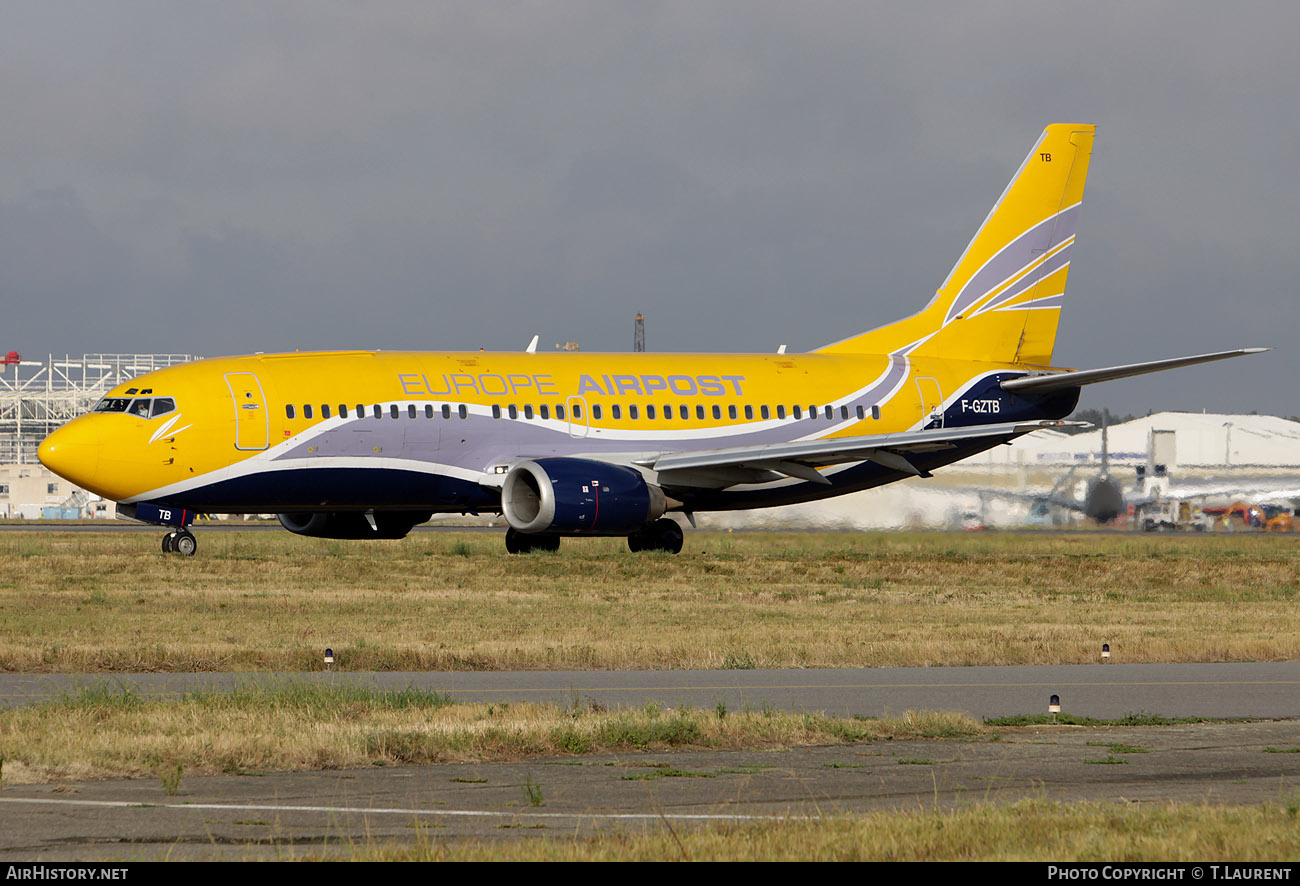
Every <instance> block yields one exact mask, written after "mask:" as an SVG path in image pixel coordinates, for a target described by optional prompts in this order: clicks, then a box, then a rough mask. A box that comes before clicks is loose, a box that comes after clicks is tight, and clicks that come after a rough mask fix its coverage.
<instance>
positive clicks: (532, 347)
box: [524, 335, 541, 354]
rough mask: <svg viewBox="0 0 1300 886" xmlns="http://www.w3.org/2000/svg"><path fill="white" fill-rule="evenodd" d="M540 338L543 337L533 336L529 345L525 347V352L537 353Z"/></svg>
mask: <svg viewBox="0 0 1300 886" xmlns="http://www.w3.org/2000/svg"><path fill="white" fill-rule="evenodd" d="M539 338H541V336H540V335H534V336H533V340H532V341H530V342H529V343H528V347H526V348H524V352H525V353H528V354H536V353H537V340H538V339H539Z"/></svg>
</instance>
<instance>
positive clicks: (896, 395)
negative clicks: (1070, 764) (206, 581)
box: [40, 124, 1264, 554]
mask: <svg viewBox="0 0 1300 886" xmlns="http://www.w3.org/2000/svg"><path fill="white" fill-rule="evenodd" d="M1094 129H1095V127H1093V126H1082V125H1068V124H1055V125H1052V126H1049V127H1048V128H1047V129H1046V130H1045V131H1044V132H1043V133H1042V135H1041V136H1040V137H1039V138H1038V140H1037V141H1036V142H1035V143H1034V146H1033V148H1032V149H1031V150H1030V152H1029V156H1027V157H1026V158H1025V161H1024V163H1022V164H1021V166H1020V168H1019V170H1017V172H1016V174H1015V176H1014V177H1013V178H1012V180H1011V184H1010V185H1008V186H1007V189H1006V191H1005V192H1004V193H1003V194H1002V197H1001V198H1000V199H999V200H998V202H997V204H996V205H995V206H994V207H993V210H992V212H990V213H989V215H988V218H987V219H985V221H984V224H983V225H982V226H981V227H980V229H979V231H978V232H977V233H976V234H975V237H974V239H973V240H971V242H970V245H969V246H967V247H966V251H965V252H964V253H963V254H962V256H961V258H960V259H958V261H957V264H956V265H955V266H954V267H953V269H952V271H951V272H950V273H949V274H948V278H947V279H946V280H945V281H944V283H943V285H942V286H941V287H940V288H939V290H938V292H937V293H936V294H935V296H934V298H933V299H931V301H930V303H929V304H928V305H927V306H926V307H925V308H924V309H923V310H922V311H921V312H920V313H918V314H916V315H915V316H913V317H909V318H908V319H906V320H902V321H899V322H897V323H893V324H891V325H888V326H883V327H881V328H879V329H875V330H872V331H870V332H864V333H861V334H859V335H855V336H852V337H850V338H846V339H844V340H842V341H838V342H835V343H833V344H829V345H826V346H825V347H822V348H818V349H817V350H815V351H812V352H811V353H807V354H785V353H776V354H747V355H736V354H644V353H634V354H584V353H551V354H538V353H534V352H532V348H530V349H529V351H528V352H521V353H486V352H481V351H477V352H465V353H421V352H371V351H341V352H329V353H309V354H303V353H295V354H274V355H262V354H259V355H255V356H247V357H225V358H220V359H213V360H200V361H196V362H194V363H190V364H186V365H183V366H176V367H171V368H168V369H163V370H160V371H158V372H151V373H149V374H147V375H143V376H140V377H139V378H136V379H134V380H133V381H131V382H129V383H127V384H124V385H120V386H119V387H117V388H115V389H113V390H112V391H110V392H109V393H108V395H107V396H106V397H104V399H102V400H101V401H100V402H99V403H98V404H97V405H96V406H95V408H94V409H93V410H92V411H91V412H90V413H88V414H86V415H84V416H81V417H80V418H77V419H74V420H73V421H71V422H69V423H68V424H66V425H64V426H63V427H62V428H59V429H58V430H57V431H55V432H54V433H53V434H51V435H50V436H49V437H48V438H47V439H46V440H45V442H44V443H42V444H41V447H40V459H41V461H42V462H43V463H44V464H45V465H46V466H47V467H49V468H50V469H51V470H52V471H54V472H55V473H57V474H59V475H60V476H62V477H65V478H67V479H68V480H70V481H72V482H73V483H75V484H77V485H78V486H81V487H83V488H85V489H87V490H90V491H91V492H94V493H97V494H99V495H102V496H104V497H105V498H109V499H113V500H115V501H117V502H119V503H120V506H119V513H121V514H124V515H126V516H131V517H134V518H135V519H137V520H141V521H144V522H148V523H157V524H159V525H163V526H167V527H171V531H170V532H168V534H167V535H166V536H165V538H164V540H163V548H164V550H167V551H178V552H180V553H182V554H192V553H194V550H195V547H196V542H195V538H194V536H193V534H191V533H190V532H189V531H188V529H186V527H187V526H188V525H189V524H190V523H191V522H192V521H193V519H194V516H195V514H196V513H277V514H279V515H280V522H281V523H282V524H283V525H284V527H285V528H286V529H289V530H290V531H292V532H296V533H299V534H301V535H309V536H320V537H326V538H401V537H402V536H404V535H406V534H407V533H408V532H409V531H410V530H411V528H412V527H413V526H415V525H416V524H419V523H422V522H424V521H425V520H428V519H429V518H430V517H431V516H432V515H433V514H435V513H459V512H471V513H479V512H501V513H503V514H504V515H505V518H506V520H507V522H508V523H509V526H510V528H509V530H508V531H507V532H506V548H507V550H509V551H510V552H511V553H519V552H525V551H529V550H543V549H544V550H554V549H555V548H557V547H558V545H559V540H560V538H561V537H563V536H577V535H622V536H627V539H628V545H629V546H630V547H631V548H632V550H634V551H635V550H668V551H673V552H677V551H680V550H681V547H682V530H681V528H680V524H679V523H678V522H677V521H675V520H673V519H671V518H668V517H666V516H665V515H666V514H669V513H674V512H675V513H680V514H682V515H684V516H685V517H686V518H687V520H689V521H691V522H693V515H694V513H695V512H699V511H715V510H732V509H742V508H761V507H770V506H773V505H781V504H789V503H792V502H803V501H810V500H813V499H820V498H826V497H828V496H833V495H842V494H844V493H847V492H855V491H857V490H860V489H867V488H869V487H873V486H879V485H882V484H884V483H890V482H893V481H895V480H901V479H903V478H906V477H912V476H920V477H928V476H930V472H931V471H932V470H934V469H936V468H938V467H941V466H943V465H946V464H950V463H951V462H954V461H957V460H958V459H962V458H966V457H967V456H969V455H972V454H974V453H976V452H980V451H982V450H985V449H988V448H990V447H992V446H996V445H997V444H999V443H1006V442H1008V441H1010V440H1012V439H1014V438H1015V437H1017V436H1019V435H1021V434H1024V433H1027V432H1029V431H1032V430H1034V429H1035V428H1040V427H1050V426H1053V425H1059V424H1060V423H1061V422H1060V421H1059V420H1060V419H1063V418H1064V417H1065V416H1067V415H1069V414H1070V413H1071V412H1072V411H1073V409H1074V407H1075V404H1076V402H1077V400H1078V397H1079V388H1080V386H1081V385H1085V384H1091V383H1093V382H1098V381H1105V380H1108V379H1114V378H1122V377H1125V376H1129V375H1137V374H1140V373H1144V372H1154V371H1157V370H1161V369H1170V368H1173V367H1175V366H1184V365H1190V364H1192V363H1200V362H1205V361H1209V360H1216V359H1222V358H1225V357H1232V356H1237V355H1240V354H1247V353H1254V352H1257V351H1259V350H1264V349H1260V348H1251V349H1243V350H1236V351H1224V352H1220V353H1215V354H1204V355H1200V356H1195V357H1183V358H1178V359H1173V360H1161V361H1157V362H1153V363H1142V364H1134V365H1129V366H1117V367H1111V368H1107V369H1095V370H1084V371H1078V370H1064V369H1057V368H1052V367H1051V361H1052V347H1053V342H1054V340H1055V338H1056V325H1057V321H1058V320H1059V318H1060V312H1061V305H1062V300H1063V297H1064V294H1065V280H1066V276H1067V275H1068V274H1069V270H1070V257H1071V253H1072V251H1073V249H1074V235H1075V228H1076V225H1077V223H1078V218H1079V209H1080V206H1081V202H1082V199H1083V186H1084V180H1085V179H1086V177H1087V173H1088V159H1089V155H1090V153H1091V150H1092V140H1093V133H1094Z"/></svg>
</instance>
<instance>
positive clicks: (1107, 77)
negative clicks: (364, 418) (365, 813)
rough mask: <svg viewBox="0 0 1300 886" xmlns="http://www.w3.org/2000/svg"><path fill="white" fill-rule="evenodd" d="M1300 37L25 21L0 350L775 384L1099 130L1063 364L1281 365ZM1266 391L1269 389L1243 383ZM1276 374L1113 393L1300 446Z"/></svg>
mask: <svg viewBox="0 0 1300 886" xmlns="http://www.w3.org/2000/svg"><path fill="white" fill-rule="evenodd" d="M1297 20H1300V10H1295V9H1292V8H1291V7H1287V6H1283V5H1277V4H1251V3H1245V4H1233V5H1226V4H1216V3H1188V2H1177V3H1174V2H1168V3H1161V2H1152V3H1142V4H1131V3H1101V4H1090V5H1089V6H1088V7H1087V8H1081V7H1079V6H1078V5H1077V4H1076V5H1070V6H1053V5H1044V4H1041V3H979V4H961V3H951V4H919V5H918V4H895V5H874V4H863V3H860V2H824V3H816V4H812V5H802V6H796V5H792V4H789V3H782V2H715V3H700V2H694V0H689V2H685V0H684V2H641V0H637V2H631V0H629V2H624V3H618V2H616V3H610V2H560V3H552V4H498V3H477V2H455V3H453V2H444V3H436V4H430V3H427V2H417V0H410V2H397V0H393V2H387V3H368V4H355V3H349V2H342V0H339V2H301V3H294V2H289V3H277V4H265V3H259V2H253V0H246V2H240V0H232V2H225V3H220V4H200V5H194V4H185V5H176V4H172V3H165V2H150V0H126V2H122V3H115V4H111V5H105V4H101V3H95V2H90V0H85V2H81V3H75V2H70V3H60V4H47V3H37V2H34V0H32V2H18V3H14V4H10V5H9V6H8V7H7V8H6V26H5V29H4V31H3V32H0V107H3V108H5V126H4V127H0V153H2V154H3V156H4V157H5V158H6V162H5V163H4V164H3V166H0V285H2V286H3V292H4V298H5V302H6V306H7V307H8V308H9V310H8V311H7V312H6V314H7V316H6V321H7V322H6V323H5V326H4V329H5V333H6V339H7V340H6V341H4V342H0V349H4V350H7V349H9V348H16V349H18V350H22V351H26V352H29V353H42V352H46V351H51V350H53V351H59V352H64V351H71V352H81V351H90V352H99V351H134V350H140V351H153V350H158V351H193V352H195V353H201V354H217V353H232V352H246V351H253V350H275V349H282V348H284V349H291V348H308V347H353V346H360V347H386V348H398V347H427V348H457V347H471V348H476V347H479V346H485V347H489V348H515V347H521V346H522V345H523V344H524V343H526V342H527V340H528V338H529V337H530V336H531V335H532V334H533V333H534V332H538V333H541V335H542V338H543V342H546V341H548V340H550V341H555V342H559V341H564V340H569V339H574V340H577V341H580V342H581V343H582V344H583V346H584V347H585V348H587V349H589V350H596V349H620V350H621V349H626V348H627V347H628V346H629V344H630V341H631V319H632V315H633V314H635V313H636V311H638V310H639V311H643V312H645V314H646V315H647V318H648V331H649V343H650V346H651V348H652V349H659V350H715V349H721V350H751V349H752V350H767V349H770V348H775V346H776V345H778V344H787V345H789V346H790V347H791V348H792V349H794V350H800V349H806V348H810V347H815V346H817V345H819V344H822V343H824V342H827V341H832V340H836V339H838V338H841V337H842V336H843V335H844V334H845V332H846V330H848V329H859V328H869V327H872V326H876V325H879V324H881V323H883V322H887V321H889V320H892V319H896V318H899V317H902V316H904V315H906V314H908V313H911V312H913V311H915V310H916V309H918V308H919V307H920V306H921V305H923V304H924V303H925V302H926V301H927V300H928V298H929V296H930V295H931V294H932V293H933V291H934V289H935V287H937V286H938V285H939V283H940V282H942V280H943V278H944V276H945V275H946V274H947V272H948V269H949V267H950V266H951V265H952V263H953V262H954V261H955V260H956V258H957V256H958V255H959V254H960V253H961V251H962V249H963V248H964V247H965V245H966V242H967V240H968V239H969V238H970V236H971V234H972V233H973V232H974V230H975V228H976V227H977V226H978V225H979V223H980V221H981V220H982V219H983V218H984V215H985V213H986V212H987V211H988V208H989V206H991V205H992V203H993V201H994V200H995V199H996V198H997V196H998V194H1000V193H1001V191H1002V188H1003V187H1004V186H1005V184H1006V181H1007V179H1008V178H1009V177H1010V175H1011V173H1012V172H1013V171H1014V170H1015V168H1016V167H1017V165H1018V164H1019V162H1020V160H1021V159H1022V158H1023V156H1024V154H1025V152H1026V151H1027V150H1028V149H1029V146H1030V145H1031V144H1032V142H1033V140H1034V138H1035V137H1036V135H1037V133H1038V132H1039V131H1040V129H1041V127H1042V126H1043V125H1044V124H1046V123H1050V122H1059V121H1070V120H1078V121H1080V122H1095V123H1098V124H1099V126H1100V129H1099V134H1098V138H1097V142H1096V154H1095V156H1094V159H1093V165H1092V174H1091V177H1090V182H1089V190H1088V194H1087V198H1086V203H1087V205H1086V206H1085V209H1084V213H1083V218H1082V220H1081V225H1080V233H1079V245H1078V249H1077V256H1076V262H1075V265H1074V267H1073V269H1072V275H1071V285H1070V292H1069V299H1068V303H1067V307H1066V310H1065V312H1064V316H1063V319H1062V324H1061V334H1060V337H1059V339H1058V347H1057V353H1056V357H1057V360H1058V362H1060V363H1062V364H1065V365H1085V366H1086V365H1105V364H1111V363H1119V362H1126V361H1130V360H1135V359H1146V358H1155V357H1160V356H1172V355H1175V354H1180V353H1184V352H1194V351H1199V350H1212V349H1217V348H1221V347H1231V346H1237V345H1255V344H1265V345H1268V344H1274V345H1279V346H1285V345H1286V344H1287V342H1286V340H1285V338H1284V336H1285V335H1286V334H1287V333H1288V332H1289V331H1290V330H1291V329H1293V328H1294V326H1295V324H1294V321H1295V320H1296V319H1297V318H1296V313H1297V308H1296V307H1295V304H1296V301H1297V299H1296V291H1295V290H1296V284H1295V282H1294V281H1295V280H1296V277H1297V272H1300V267H1298V265H1300V259H1297V257H1296V250H1295V248H1294V239H1295V235H1294V231H1295V230H1296V228H1297V224H1296V223H1297V217H1296V216H1297V210H1296V202H1297V201H1296V198H1297V193H1296V192H1297V188H1296V186H1295V185H1294V184H1293V181H1292V180H1293V176H1292V175H1291V173H1290V169H1291V166H1293V165H1294V161H1293V153H1294V145H1296V144H1298V143H1300V131H1298V130H1300V116H1298V115H1297V114H1296V113H1295V112H1294V111H1293V110H1292V106H1293V104H1294V100H1293V96H1292V95H1291V93H1292V91H1293V90H1292V86H1291V82H1292V80H1293V77H1291V76H1290V68H1291V63H1290V58H1291V53H1292V48H1291V43H1292V41H1293V37H1292V35H1293V34H1294V31H1295V25H1296V24H1297ZM1266 361H1267V362H1266ZM1297 370H1300V365H1297V360H1296V358H1295V357H1294V356H1293V355H1292V354H1291V353H1290V351H1289V349H1286V348H1285V347H1283V348H1282V349H1281V350H1279V351H1278V352H1274V353H1272V354H1269V355H1267V356H1264V357H1259V358H1252V359H1251V361H1250V362H1249V363H1246V362H1245V361H1243V362H1242V363H1241V364H1237V365H1234V364H1223V365H1221V366H1216V367H1211V368H1206V369H1199V370H1189V371H1187V373H1186V374H1183V375H1179V376H1177V377H1175V376H1165V377H1161V378H1157V379H1145V380H1134V381H1130V382H1126V383H1117V384H1114V385H1110V386H1106V387H1104V388H1103V389H1100V390H1099V391H1097V392H1089V397H1090V398H1093V397H1094V396H1096V397H1099V398H1101V399H1100V402H1101V403H1103V404H1105V405H1110V407H1111V408H1112V409H1113V410H1116V411H1145V409H1146V408H1148V407H1150V408H1169V407H1175V408H1188V409H1198V408H1202V407H1204V408H1208V409H1211V410H1222V411H1229V410H1242V411H1248V410H1250V409H1259V410H1261V411H1273V412H1280V413H1282V414H1293V413H1295V412H1300V407H1297V405H1296V403H1295V395H1294V393H1293V390H1292V386H1291V384H1290V383H1289V380H1290V379H1291V378H1293V377H1295V376H1296V375H1297Z"/></svg>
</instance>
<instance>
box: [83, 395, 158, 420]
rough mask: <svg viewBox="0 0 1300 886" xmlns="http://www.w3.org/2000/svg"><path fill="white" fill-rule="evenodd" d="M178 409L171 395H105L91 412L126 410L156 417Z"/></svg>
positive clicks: (141, 416)
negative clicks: (134, 396) (133, 396)
mask: <svg viewBox="0 0 1300 886" xmlns="http://www.w3.org/2000/svg"><path fill="white" fill-rule="evenodd" d="M175 410H176V401H175V400H174V399H172V398H171V397H136V398H134V399H132V398H131V397H105V398H104V399H102V400H100V401H99V402H98V403H96V404H95V408H94V409H92V410H91V412H125V413H128V414H130V415H134V416H138V417H139V418H154V417H156V416H159V415H166V414H167V413H169V412H174V411H175Z"/></svg>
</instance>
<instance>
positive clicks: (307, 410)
mask: <svg viewBox="0 0 1300 886" xmlns="http://www.w3.org/2000/svg"><path fill="white" fill-rule="evenodd" d="M644 408H645V417H646V418H647V419H656V418H662V420H663V421H689V420H690V417H691V410H690V407H688V406H687V405H686V404H684V403H682V404H678V405H677V407H676V411H675V412H674V407H673V405H672V404H665V405H664V406H663V407H662V408H661V409H656V405H655V404H654V403H646V404H644ZM722 409H723V408H722V406H720V405H714V406H713V407H712V409H711V410H707V411H706V409H705V407H704V405H703V404H696V406H695V418H696V420H697V421H704V420H705V419H706V416H707V415H709V414H712V416H713V419H714V420H715V421H720V420H721V419H722V415H723V411H722ZM742 409H743V412H744V416H745V419H746V420H747V421H752V420H753V419H754V417H755V414H756V412H755V408H754V407H753V406H752V405H748V404H747V405H745V406H743V407H738V406H736V405H735V404H731V405H729V406H727V407H726V415H727V418H729V419H731V420H733V421H735V420H739V418H740V415H741V411H742ZM837 411H838V414H839V419H840V420H841V421H847V420H848V419H849V418H850V416H851V415H856V416H857V418H858V420H859V421H862V420H864V419H865V418H866V417H867V414H868V410H867V408H866V407H865V406H858V407H856V409H855V410H854V411H853V412H852V413H851V412H850V410H849V407H847V406H841V407H839V409H838V410H836V408H835V407H834V406H816V405H813V406H809V407H808V409H807V413H806V414H807V417H808V418H810V419H814V420H815V419H817V418H818V417H821V416H824V417H825V418H826V420H828V421H834V420H835V418H836V413H837ZM454 413H455V415H456V417H457V418H468V417H469V408H468V407H467V406H466V405H465V404H464V403H461V404H459V405H457V406H456V408H455V410H454ZM572 413H573V419H572V420H581V419H582V405H581V404H579V403H574V404H573V407H572ZM609 413H610V418H612V419H614V420H615V421H620V420H622V418H623V413H624V409H623V405H622V404H620V403H613V404H610V407H609ZM284 414H285V418H295V417H296V410H295V407H294V405H293V404H292V403H290V404H288V405H286V406H285V408H284ZM315 414H316V413H315V410H314V409H313V407H312V405H311V404H310V403H308V404H305V405H304V406H303V407H302V417H303V418H314V417H315ZM332 414H337V415H338V417H339V418H348V417H349V412H348V406H347V404H339V407H338V412H337V413H332V411H331V406H330V404H328V403H324V404H322V405H321V407H320V417H321V418H330V417H331V415H332ZM370 414H372V415H373V416H374V417H375V418H383V417H384V408H383V407H382V406H379V405H377V404H376V405H375V406H373V407H371V411H370ZM452 414H453V410H452V407H451V404H450V403H443V404H442V405H441V406H439V407H436V408H435V406H434V404H432V403H425V404H424V405H423V406H422V407H420V406H417V405H416V404H414V403H408V404H407V405H406V407H405V408H403V407H401V406H398V405H397V404H396V403H394V404H391V405H390V406H389V407H388V415H389V417H390V418H401V417H402V416H403V415H405V416H406V417H407V418H418V417H420V416H421V415H423V416H424V417H425V418H434V417H435V416H441V417H442V418H451V417H452ZM552 414H554V416H555V418H556V419H558V420H560V421H564V420H565V407H564V405H563V404H560V403H557V404H555V406H554V407H553V408H552V407H551V406H549V405H547V404H545V403H543V404H541V405H540V406H538V407H537V409H536V410H534V409H533V405H532V404H531V403H525V404H524V406H523V408H522V409H520V407H519V406H517V405H515V404H513V403H512V404H510V405H508V406H506V407H504V409H503V408H502V407H501V406H500V405H497V404H493V406H492V417H493V418H501V417H502V415H505V416H506V417H507V418H512V419H518V418H519V417H520V416H521V415H522V416H523V418H524V419H525V420H531V419H534V418H541V419H549V418H550V417H551V416H552ZM775 414H776V417H777V418H778V419H785V418H787V417H789V418H795V419H802V418H803V417H804V415H805V412H804V409H803V407H802V406H792V407H790V411H789V412H788V413H787V412H786V408H785V406H784V405H781V406H777V407H776V410H775ZM352 415H353V416H355V417H356V418H365V417H366V415H367V412H366V407H365V406H363V405H362V404H360V403H358V404H357V406H356V410H355V412H353V413H352ZM772 415H773V410H772V408H771V407H769V406H767V405H762V406H759V407H758V409H757V416H758V417H759V418H761V419H763V420H767V419H770V418H772ZM870 415H871V418H872V419H875V420H879V419H880V407H879V406H872V407H871V410H870ZM674 416H676V418H674ZM591 417H592V419H594V420H595V421H600V420H601V419H603V418H604V409H603V407H602V405H601V404H599V403H594V404H592V407H591ZM627 417H628V419H630V420H633V421H635V420H637V419H639V418H640V417H641V407H640V406H639V405H638V404H635V403H633V404H630V405H629V406H628V407H627Z"/></svg>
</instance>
